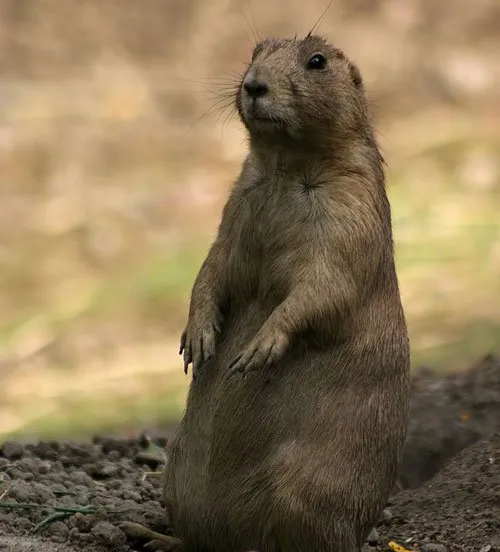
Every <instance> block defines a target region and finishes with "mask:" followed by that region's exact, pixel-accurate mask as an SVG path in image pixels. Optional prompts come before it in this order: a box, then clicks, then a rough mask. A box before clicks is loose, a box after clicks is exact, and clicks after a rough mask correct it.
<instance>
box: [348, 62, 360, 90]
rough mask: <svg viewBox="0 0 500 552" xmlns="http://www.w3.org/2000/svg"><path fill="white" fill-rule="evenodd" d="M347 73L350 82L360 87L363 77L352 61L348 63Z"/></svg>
mask: <svg viewBox="0 0 500 552" xmlns="http://www.w3.org/2000/svg"><path fill="white" fill-rule="evenodd" d="M349 74H350V75H351V79H352V82H353V84H354V86H355V87H356V88H360V87H361V86H362V85H363V79H362V78H361V73H360V72H359V69H358V68H357V67H356V66H355V65H354V64H352V63H349Z"/></svg>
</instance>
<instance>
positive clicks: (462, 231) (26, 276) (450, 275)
mask: <svg viewBox="0 0 500 552" xmlns="http://www.w3.org/2000/svg"><path fill="white" fill-rule="evenodd" d="M326 5H327V1H326V0H321V1H320V0H309V2H303V1H302V0H282V1H277V0H275V1H272V2H270V1H269V0H210V1H209V0H205V1H203V0H142V1H138V0H114V1H112V0H87V1H81V0H1V2H0V175H1V179H0V193H1V208H0V282H1V285H0V347H1V349H0V374H1V394H0V434H3V435H5V434H19V433H21V434H24V435H39V436H61V435H65V436H77V435H83V434H85V433H86V432H90V431H102V430H108V429H116V428H129V429H130V428H136V427H140V426H146V425H151V424H156V423H160V422H161V421H162V420H165V419H169V418H171V417H173V418H176V417H178V416H179V415H180V413H181V412H182V408H183V403H184V398H185V391H186V387H187V384H188V382H189V378H186V377H185V376H184V374H183V372H182V365H181V361H180V358H179V357H178V356H177V351H178V339H179V335H180V332H181V330H182V329H183V326H184V323H185V319H186V314H187V301H188V297H189V291H190V287H191V285H192V283H193V280H194V277H195V275H196V272H197V270H198V268H199V266H200V264H201V262H202V261H203V258H204V255H205V254H206V251H207V248H208V245H209V244H210V241H211V239H212V238H213V236H214V233H215V230H216V226H217V223H218V219H219V216H220V212H221V209H222V206H223V203H224V200H225V197H226V194H227V191H228V187H229V186H230V184H231V181H232V179H234V178H235V177H236V175H237V173H238V170H239V165H240V163H241V161H242V158H243V156H244V154H245V136H244V133H243V129H242V126H241V124H240V123H239V121H238V120H237V117H235V116H234V115H233V116H231V110H230V109H229V107H228V105H227V102H226V101H225V99H224V98H223V94H224V93H225V92H227V90H228V87H230V85H231V82H234V78H235V75H236V76H237V75H238V74H239V73H241V71H242V70H243V69H244V67H245V65H244V64H245V63H246V62H247V61H249V59H250V56H251V51H252V48H253V44H254V43H255V36H256V35H259V36H261V37H262V36H265V35H269V34H275V35H285V36H292V35H294V34H296V33H297V34H298V35H299V36H300V35H304V34H305V33H307V32H308V31H309V29H310V28H311V27H312V26H313V25H314V23H315V22H316V20H317V19H318V17H319V16H320V15H321V13H322V12H323V11H324V9H325V7H326ZM499 28H500V2H498V0H475V1H474V2H471V1H470V0H454V1H453V2H436V1H435V0H338V1H335V2H333V3H332V5H331V6H330V8H329V10H328V11H327V13H326V14H325V16H324V18H323V20H322V22H321V24H320V26H319V31H320V32H321V33H322V34H324V35H326V36H327V37H328V38H329V39H330V40H331V41H332V42H333V43H334V44H336V45H337V46H339V47H341V48H342V49H344V50H345V51H346V53H347V55H348V56H350V57H351V58H352V59H353V60H354V61H355V62H356V63H357V64H358V65H359V66H360V68H361V71H362V74H363V75H364V79H365V82H366V86H367V89H368V92H369V95H370V98H371V100H372V105H373V110H374V113H375V117H376V121H377V128H378V131H379V136H380V142H381V145H382V149H383V153H384V155H385V157H386V159H387V161H388V187H389V194H390V199H391V202H392V206H393V217H394V232H395V244H396V252H397V263H398V271H399V276H400V282H401V290H402V296H403V301H404V306H405V309H406V313H407V317H408V322H409V326H410V334H411V342H412V351H413V361H414V365H420V364H422V363H426V364H431V365H433V366H436V367H437V368H439V369H443V370H447V369H460V368H462V367H464V366H466V365H467V364H470V363H471V362H473V361H474V360H475V359H476V358H477V357H478V356H480V355H483V354H485V353H487V352H489V351H493V350H496V351H498V350H499V346H500V215H499V212H500V94H499V92H498V91H499V90H500V64H499V63H498V52H499V51H500V33H499V32H498V29H499Z"/></svg>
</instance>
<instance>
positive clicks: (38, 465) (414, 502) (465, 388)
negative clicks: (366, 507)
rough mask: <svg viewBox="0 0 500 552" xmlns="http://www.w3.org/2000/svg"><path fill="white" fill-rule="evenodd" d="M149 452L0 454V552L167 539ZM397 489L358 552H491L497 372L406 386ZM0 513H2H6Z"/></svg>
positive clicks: (118, 444)
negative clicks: (147, 533)
mask: <svg viewBox="0 0 500 552" xmlns="http://www.w3.org/2000/svg"><path fill="white" fill-rule="evenodd" d="M165 440H166V439H165V435H163V436H162V435H160V434H158V435H157V436H156V437H155V438H154V439H153V441H150V440H148V439H147V438H146V437H144V436H141V437H139V438H137V439H122V438H119V437H95V438H94V439H93V440H92V442H91V443H72V442H41V443H31V444H26V443H19V442H5V443H3V445H1V446H0V506H1V507H0V551H1V552H10V551H12V552H24V551H26V552H28V551H33V552H34V551H40V552H90V551H92V552H113V551H116V552H118V551H120V552H132V551H140V550H143V549H144V548H143V544H144V543H141V542H134V541H130V540H129V539H127V537H126V535H125V533H124V532H123V531H122V529H121V524H122V523H123V522H125V521H133V522H138V523H143V524H146V525H148V526H149V527H151V528H152V529H154V530H157V531H159V532H164V531H165V530H166V529H167V526H166V523H167V520H166V517H165V514H164V509H163V505H162V504H161V502H160V493H159V487H160V481H159V478H158V477H155V476H150V475H149V476H148V472H150V471H151V470H156V469H159V468H161V464H162V458H161V450H159V449H158V448H156V447H158V446H159V447H162V446H163V445H164V444H165ZM400 482H401V484H402V486H403V488H404V489H405V490H404V491H403V492H400V493H399V494H397V495H396V496H393V497H392V499H391V502H390V504H389V505H388V509H387V510H386V511H385V512H384V516H383V519H382V520H381V522H380V525H379V527H378V528H377V532H378V535H373V539H372V542H371V543H367V544H366V546H365V551H366V552H370V551H372V552H379V551H383V550H384V551H388V550H390V548H389V547H388V543H389V542H391V541H394V542H395V543H397V544H399V545H400V546H404V547H405V548H407V549H409V550H416V551H419V552H465V551H467V552H500V360H499V359H496V358H494V357H492V356H488V357H486V358H484V359H483V360H482V361H481V362H479V363H478V364H477V365H475V366H473V367H472V368H471V369H470V370H469V371H467V372H465V373H460V374H453V375H450V376H447V377H437V376H436V375H434V374H432V373H431V372H429V371H420V372H418V373H417V374H416V375H415V377H414V382H413V395H412V407H411V423H410V428H409V438H408V443H407V448H406V453H405V459H404V462H403V465H402V469H401V475H400ZM7 506H8V507H7Z"/></svg>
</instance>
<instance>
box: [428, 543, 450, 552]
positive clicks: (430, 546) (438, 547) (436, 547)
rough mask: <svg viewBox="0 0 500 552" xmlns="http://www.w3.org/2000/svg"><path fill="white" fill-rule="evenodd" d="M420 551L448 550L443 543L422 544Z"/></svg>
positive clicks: (439, 551) (444, 551) (445, 551)
mask: <svg viewBox="0 0 500 552" xmlns="http://www.w3.org/2000/svg"><path fill="white" fill-rule="evenodd" d="M422 552H448V549H447V548H446V546H445V545H444V544H434V543H429V544H424V545H423V546H422Z"/></svg>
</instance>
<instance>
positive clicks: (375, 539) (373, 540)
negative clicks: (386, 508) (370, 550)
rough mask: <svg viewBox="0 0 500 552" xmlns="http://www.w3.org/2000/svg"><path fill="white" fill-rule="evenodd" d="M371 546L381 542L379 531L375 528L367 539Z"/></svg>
mask: <svg viewBox="0 0 500 552" xmlns="http://www.w3.org/2000/svg"><path fill="white" fill-rule="evenodd" d="M366 540H367V541H368V543H369V544H372V545H375V544H377V543H378V541H379V540H380V537H379V536H378V531H377V530H376V529H375V527H374V528H373V529H372V530H371V531H370V534H369V535H368V538H367V539H366Z"/></svg>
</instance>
